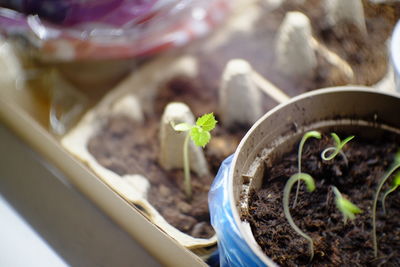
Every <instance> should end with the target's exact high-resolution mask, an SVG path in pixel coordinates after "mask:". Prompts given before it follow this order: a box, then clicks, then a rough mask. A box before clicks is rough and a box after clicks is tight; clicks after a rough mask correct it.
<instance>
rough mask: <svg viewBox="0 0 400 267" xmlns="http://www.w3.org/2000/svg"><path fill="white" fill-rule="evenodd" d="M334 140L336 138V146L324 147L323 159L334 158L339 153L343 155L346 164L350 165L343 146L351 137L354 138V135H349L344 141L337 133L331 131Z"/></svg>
mask: <svg viewBox="0 0 400 267" xmlns="http://www.w3.org/2000/svg"><path fill="white" fill-rule="evenodd" d="M331 135H332V137H333V140H335V143H336V144H335V146H334V147H333V146H332V147H328V148H326V149H324V151H322V153H321V158H322V159H323V160H332V159H333V158H334V157H336V156H337V155H338V154H339V153H340V155H341V156H342V157H343V160H344V161H345V163H346V165H348V160H347V157H346V155H345V154H344V153H343V151H342V148H343V147H344V145H345V144H347V143H348V142H349V141H350V140H351V139H353V138H354V135H352V136H349V137H347V138H346V139H344V140H343V141H341V140H340V138H339V136H338V135H337V134H335V133H331ZM331 151H332V153H331V154H330V155H329V156H328V155H327V154H328V153H329V152H331Z"/></svg>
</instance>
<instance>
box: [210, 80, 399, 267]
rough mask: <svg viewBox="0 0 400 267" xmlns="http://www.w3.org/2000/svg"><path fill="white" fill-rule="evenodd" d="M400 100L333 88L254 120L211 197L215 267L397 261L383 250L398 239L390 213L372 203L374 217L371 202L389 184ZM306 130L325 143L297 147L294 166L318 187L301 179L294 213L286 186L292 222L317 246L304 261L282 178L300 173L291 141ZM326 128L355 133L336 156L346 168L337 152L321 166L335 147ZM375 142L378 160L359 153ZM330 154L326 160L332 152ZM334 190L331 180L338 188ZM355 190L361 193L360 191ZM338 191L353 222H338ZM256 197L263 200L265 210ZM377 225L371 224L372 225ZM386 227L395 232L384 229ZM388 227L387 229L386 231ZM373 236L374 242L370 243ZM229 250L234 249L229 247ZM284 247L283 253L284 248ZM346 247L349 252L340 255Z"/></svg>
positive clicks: (305, 247)
mask: <svg viewBox="0 0 400 267" xmlns="http://www.w3.org/2000/svg"><path fill="white" fill-rule="evenodd" d="M399 103H400V98H399V96H397V95H395V94H388V93H382V92H377V91H375V90H371V89H368V88H356V87H346V88H330V89H324V90H318V91H314V92H311V93H307V94H304V95H300V96H298V97H296V98H294V99H292V100H291V101H289V102H288V103H286V104H282V105H280V106H279V107H277V108H275V109H273V110H271V111H270V112H268V113H267V114H266V115H265V116H264V117H262V118H261V119H260V120H259V121H258V122H257V123H255V125H254V126H253V127H252V128H251V130H250V131H249V132H248V133H247V135H246V136H245V138H244V139H243V140H242V141H241V143H240V145H239V147H238V149H237V151H236V153H235V154H234V157H233V159H232V158H230V159H228V162H225V164H223V168H221V170H220V173H219V174H218V176H217V179H216V181H215V182H214V184H213V187H212V189H211V191H210V195H209V201H210V211H211V218H212V224H213V226H214V228H215V229H216V232H217V235H218V238H219V241H220V247H221V250H220V254H221V263H222V265H223V264H224V263H228V264H233V265H237V266H244V265H252V266H253V265H257V266H258V265H259V266H263V265H268V266H275V265H277V263H279V264H283V265H307V264H309V263H311V264H313V265H314V264H315V265H318V264H320V265H324V264H327V265H329V264H331V265H335V264H350V265H354V264H362V265H363V264H364V265H365V264H371V265H374V264H379V263H380V262H383V261H387V262H389V263H391V264H396V256H393V255H390V254H391V253H392V252H393V253H396V250H392V251H391V252H389V251H390V247H391V246H392V247H393V246H395V244H396V243H395V242H396V241H393V240H390V238H389V239H388V236H396V234H395V233H393V231H395V232H396V231H397V230H396V229H397V228H398V225H397V226H396V223H395V222H393V220H392V219H391V217H393V216H384V215H383V212H382V209H381V208H380V207H381V204H379V203H378V205H377V211H376V215H375V216H376V217H375V216H374V215H373V213H374V211H373V210H375V208H373V206H374V207H375V206H376V204H373V203H376V202H377V199H378V198H377V196H379V199H380V197H381V196H382V194H379V191H381V187H382V185H385V190H386V187H387V186H388V184H390V182H386V183H383V182H384V181H385V180H383V178H385V179H387V181H389V180H390V179H392V177H389V176H387V177H383V176H384V174H385V172H386V171H389V170H391V169H390V168H391V167H392V166H391V164H392V163H393V161H394V155H395V153H396V152H397V149H398V146H399V136H398V134H399V127H400V119H399V118H398V116H396V115H395V114H396V109H397V105H398V104H399ZM310 130H317V131H318V132H320V133H322V139H321V140H322V141H321V140H318V139H312V140H308V141H307V142H306V143H305V144H304V148H303V156H302V157H301V158H302V161H301V172H302V173H303V172H304V173H307V174H310V176H312V177H314V180H315V181H316V182H315V184H316V189H315V193H314V192H313V193H308V192H306V190H305V187H303V185H302V190H301V191H300V192H302V193H300V195H299V200H298V202H297V203H298V204H297V206H296V208H294V209H293V207H292V205H293V200H294V198H295V190H293V191H292V192H291V193H290V197H289V199H290V206H289V211H290V212H291V213H292V215H293V214H295V216H293V217H294V222H295V224H296V225H298V228H299V229H301V231H302V232H304V233H306V234H307V235H309V236H310V237H311V240H312V244H313V245H314V248H313V251H314V252H313V253H314V257H313V258H312V260H311V262H310V258H311V257H310V256H311V254H312V253H310V247H309V244H310V241H307V240H306V239H305V238H303V237H302V236H301V235H299V234H298V233H296V232H295V231H294V230H293V229H292V228H291V227H290V226H289V223H288V222H287V220H286V219H285V216H284V211H283V210H284V208H283V206H284V205H283V195H284V194H283V191H284V186H285V183H286V181H287V180H288V179H289V177H290V176H292V175H295V176H296V175H297V173H298V171H299V169H298V161H297V157H298V144H299V142H300V139H301V137H302V136H303V135H304V134H305V133H306V132H308V131H310ZM331 132H335V133H339V132H340V134H339V136H340V137H341V138H342V139H344V137H346V136H350V135H355V137H354V139H353V140H351V141H349V142H348V143H347V144H346V145H344V146H343V147H341V148H340V149H337V151H338V153H339V150H342V151H343V153H344V154H345V155H346V156H347V160H348V163H347V164H348V166H346V162H345V160H344V159H343V158H342V156H341V155H340V153H339V154H338V155H337V157H336V158H335V159H332V160H333V161H332V162H327V163H322V161H324V159H321V152H322V151H323V150H324V149H326V148H327V146H328V147H329V146H331V145H335V142H333V141H332V138H331V137H330V133H331ZM357 139H358V140H357ZM372 144H375V149H377V151H378V150H379V151H381V154H379V156H377V154H374V155H371V154H368V151H366V150H365V149H366V147H368V149H370V148H371V147H372ZM312 149H315V151H314V152H313V150H312ZM363 149H364V150H363ZM330 152H332V149H331V151H330ZM330 152H329V153H330ZM329 153H328V155H325V156H328V157H329ZM356 155H357V156H356ZM360 159H361V162H359V163H357V161H360ZM324 164H326V165H324ZM360 164H361V165H364V168H367V169H368V170H367V171H365V169H364V171H365V172H364V173H358V172H357V171H355V169H354V168H355V167H356V166H357V169H360V168H358V167H360V166H361V165H360ZM312 168H315V169H314V171H313V170H312ZM392 171H393V170H392ZM318 172H319V173H318ZM350 184H352V185H350ZM378 184H379V188H378ZM332 186H337V188H338V190H334V189H333V187H332ZM337 191H340V192H341V194H338V192H337ZM357 191H359V192H361V195H362V197H358V196H357V194H356V192H357ZM316 192H318V193H316ZM336 194H337V195H338V196H340V195H341V197H342V198H343V199H345V200H346V201H351V202H352V203H354V205H356V206H358V207H359V208H360V210H359V211H361V210H362V213H361V214H357V215H356V217H355V220H354V221H351V222H349V221H347V222H346V223H345V222H344V221H343V220H342V219H343V214H342V213H341V210H339V209H338V207H339V205H337V202H336V203H335V195H336ZM318 199H319V200H318ZM343 199H342V200H341V201H343ZM261 202H265V203H267V204H268V205H269V206H268V205H267V206H262V205H261V204H260V203H261ZM339 202H340V201H339ZM392 203H393V202H392ZM217 206H218V207H219V208H218V209H216V207H217ZM221 206H223V208H222V209H221ZM276 207H277V208H276ZM387 207H388V206H387V203H386V208H387ZM392 207H393V206H392ZM353 211H355V210H353ZM258 212H259V214H258ZM320 212H325V213H323V214H324V215H322V213H320ZM354 213H357V212H354ZM346 216H348V214H347V215H346ZM350 217H351V218H352V215H350ZM374 218H375V219H374ZM257 219H260V220H259V221H258V220H257ZM375 221H376V227H375V226H373V223H375ZM393 224H394V225H395V226H394V228H393V229H390V228H388V227H389V226H390V225H391V226H393ZM328 226H331V227H332V228H330V227H328ZM258 227H260V229H261V230H259V229H258ZM396 227H397V228H396ZM333 228H334V229H333ZM233 229H235V230H236V231H233ZM374 229H376V232H377V233H378V234H377V236H378V237H377V238H376V236H375V237H374V234H373V232H374V231H375V230H374ZM342 231H343V232H342ZM388 231H391V234H390V235H388V234H387V232H388ZM332 233H334V234H332ZM332 236H334V238H331V237H332ZM329 238H331V239H329ZM374 239H377V242H376V243H377V248H375V246H374V243H375V240H374ZM355 240H356V241H357V242H359V243H357V242H355ZM385 242H389V243H388V244H385ZM393 242H394V243H393ZM260 244H261V245H262V246H263V248H261V246H260ZM291 244H292V246H291ZM293 244H294V246H293ZM354 244H356V245H355V247H354ZM397 245H398V244H397ZM352 246H353V247H352ZM232 247H236V248H240V250H232ZM333 250H335V251H333ZM336 250H337V251H336ZM231 251H234V252H231ZM287 251H289V253H288V254H285V253H286V252H287ZM346 253H348V254H349V255H350V256H349V257H348V258H344V257H342V255H344V254H346ZM357 255H359V256H358V257H357ZM272 258H273V259H274V261H273V260H272Z"/></svg>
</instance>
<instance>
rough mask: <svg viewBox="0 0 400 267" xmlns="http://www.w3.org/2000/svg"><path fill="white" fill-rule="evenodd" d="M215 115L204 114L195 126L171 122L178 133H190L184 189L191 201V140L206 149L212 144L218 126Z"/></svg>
mask: <svg viewBox="0 0 400 267" xmlns="http://www.w3.org/2000/svg"><path fill="white" fill-rule="evenodd" d="M217 122H218V121H217V120H215V117H214V114H213V113H208V114H204V115H203V116H201V117H200V118H198V119H197V121H196V124H195V125H190V124H188V123H179V124H176V125H175V124H174V123H173V122H171V126H172V128H173V129H174V130H175V131H177V132H189V133H188V134H187V135H186V138H185V141H184V143H183V170H184V174H185V181H184V188H185V194H186V196H187V197H188V198H189V199H191V197H192V185H191V178H190V164H189V139H192V141H193V143H194V144H195V145H196V146H200V147H203V148H204V147H205V146H206V145H207V144H208V142H210V139H211V134H210V131H211V130H213V129H214V128H215V125H216V124H217Z"/></svg>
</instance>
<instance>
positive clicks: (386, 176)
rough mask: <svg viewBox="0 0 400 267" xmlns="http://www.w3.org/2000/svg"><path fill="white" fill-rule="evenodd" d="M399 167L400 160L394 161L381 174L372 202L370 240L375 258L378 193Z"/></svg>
mask: <svg viewBox="0 0 400 267" xmlns="http://www.w3.org/2000/svg"><path fill="white" fill-rule="evenodd" d="M399 168H400V162H397V163H395V164H394V166H393V167H392V168H391V169H390V170H389V171H388V172H387V173H386V174H385V175H384V176H383V178H382V179H381V181H380V182H379V185H378V188H377V190H376V192H375V198H374V204H373V206H372V242H373V246H374V256H375V258H376V257H377V256H378V241H377V237H376V206H377V203H378V198H379V194H380V192H381V190H382V186H383V185H384V184H385V182H386V181H387V180H388V179H389V177H390V176H391V175H392V174H393V173H394V172H395V171H396V170H397V169H399ZM395 180H396V179H395Z"/></svg>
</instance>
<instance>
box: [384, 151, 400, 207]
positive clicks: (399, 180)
mask: <svg viewBox="0 0 400 267" xmlns="http://www.w3.org/2000/svg"><path fill="white" fill-rule="evenodd" d="M398 163H400V150H399V151H397V153H396V155H395V157H394V162H393V166H394V165H395V164H398ZM399 185H400V172H398V173H397V174H396V175H395V177H394V179H393V182H392V186H391V187H390V188H389V189H388V190H387V191H386V192H385V194H384V195H383V197H382V209H383V214H386V207H385V201H386V197H387V196H388V195H389V194H391V193H392V192H394V191H395V190H396V189H397V187H399Z"/></svg>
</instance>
